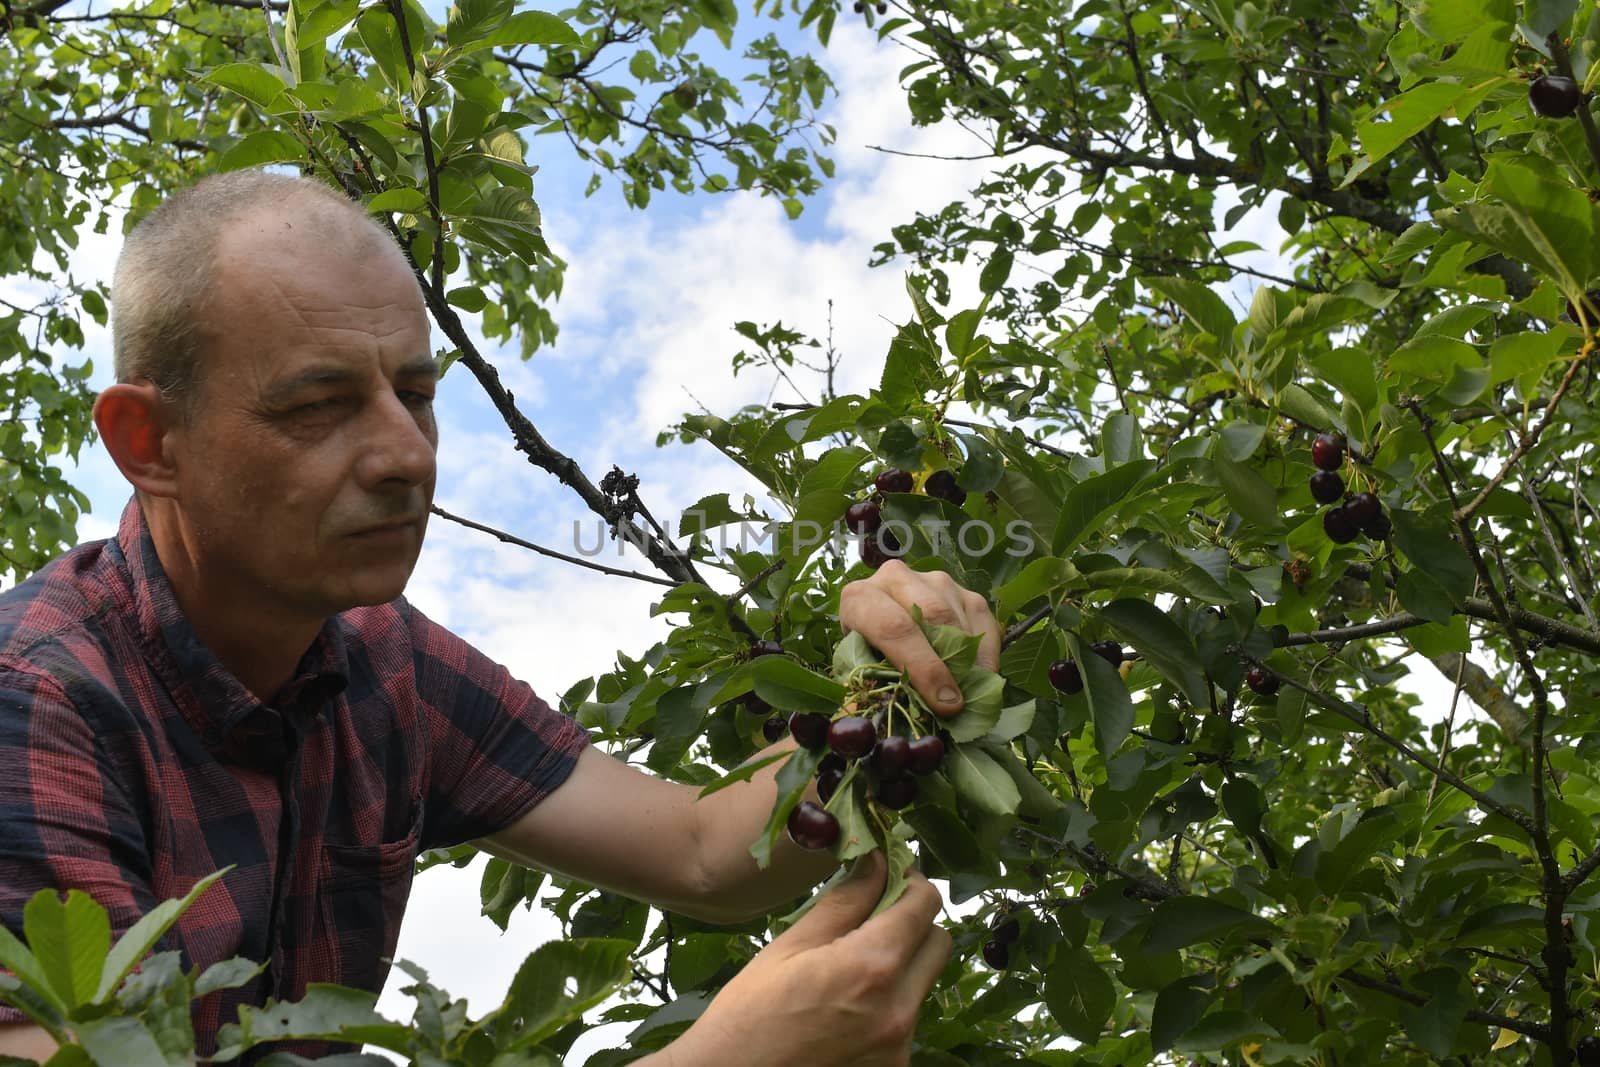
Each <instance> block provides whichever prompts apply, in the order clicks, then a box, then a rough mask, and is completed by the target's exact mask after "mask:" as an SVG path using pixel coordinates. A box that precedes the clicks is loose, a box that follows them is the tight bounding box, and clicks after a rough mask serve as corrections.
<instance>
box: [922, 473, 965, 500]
mask: <svg viewBox="0 0 1600 1067" xmlns="http://www.w3.org/2000/svg"><path fill="white" fill-rule="evenodd" d="M922 491H923V492H924V493H927V494H928V495H929V496H932V497H938V498H939V499H940V500H948V501H950V503H952V504H954V505H955V506H956V507H960V506H961V505H962V504H964V503H966V502H967V491H966V490H965V489H963V488H961V487H960V486H959V485H957V484H956V476H955V472H954V471H948V470H944V471H934V472H933V473H932V474H930V475H928V480H927V481H925V482H923V483H922Z"/></svg>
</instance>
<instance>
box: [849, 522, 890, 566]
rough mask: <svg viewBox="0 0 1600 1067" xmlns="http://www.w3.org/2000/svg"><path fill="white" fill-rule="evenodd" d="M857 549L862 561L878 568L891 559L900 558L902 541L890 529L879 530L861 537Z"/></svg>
mask: <svg viewBox="0 0 1600 1067" xmlns="http://www.w3.org/2000/svg"><path fill="white" fill-rule="evenodd" d="M857 551H858V552H859V553H860V554H861V562H863V563H865V564H866V565H867V566H869V567H871V568H872V569H873V570H877V569H878V568H879V567H881V566H883V565H884V564H885V563H888V562H889V561H890V560H891V559H899V558H900V542H899V541H897V540H895V537H894V535H893V534H891V533H890V532H889V531H888V530H879V531H878V532H877V533H876V534H871V535H868V536H866V537H863V538H862V539H861V542H860V544H859V546H858V547H857Z"/></svg>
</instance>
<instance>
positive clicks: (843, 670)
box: [833, 630, 883, 678]
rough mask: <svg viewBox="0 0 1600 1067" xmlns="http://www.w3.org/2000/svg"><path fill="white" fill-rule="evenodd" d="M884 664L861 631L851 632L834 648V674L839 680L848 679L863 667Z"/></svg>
mask: <svg viewBox="0 0 1600 1067" xmlns="http://www.w3.org/2000/svg"><path fill="white" fill-rule="evenodd" d="M882 662H883V661H882V660H881V659H879V658H878V654H877V653H876V652H874V651H873V650H872V645H871V643H869V642H868V641H867V639H866V638H865V637H863V636H862V634H861V631H860V630H851V631H850V632H849V633H848V634H845V636H844V638H843V639H842V640H841V641H840V642H839V643H838V644H837V645H834V646H833V673H834V676H835V677H837V678H848V677H849V676H850V675H851V674H852V673H853V672H855V671H857V670H859V669H860V668H862V667H870V666H872V665H874V664H879V663H882Z"/></svg>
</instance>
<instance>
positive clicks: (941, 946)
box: [905, 926, 955, 1001]
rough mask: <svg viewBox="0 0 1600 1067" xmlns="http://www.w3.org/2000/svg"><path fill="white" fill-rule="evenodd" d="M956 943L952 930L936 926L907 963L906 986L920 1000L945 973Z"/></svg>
mask: <svg viewBox="0 0 1600 1067" xmlns="http://www.w3.org/2000/svg"><path fill="white" fill-rule="evenodd" d="M954 944H955V942H954V941H953V940H951V937H950V931H948V930H946V929H945V928H944V927H942V926H935V927H933V929H931V930H929V931H928V936H927V937H925V938H923V939H922V944H920V945H918V946H917V951H916V953H915V954H914V955H913V956H912V957H911V959H910V961H909V962H907V963H906V968H905V985H906V988H907V989H909V990H910V991H911V992H912V993H914V994H915V995H916V998H917V999H918V1000H919V1001H920V1000H922V999H923V998H924V997H926V996H927V995H928V993H929V992H931V991H932V989H933V987H934V986H935V985H936V984H937V983H938V981H939V976H940V975H941V974H943V973H944V966H945V964H946V963H948V962H949V961H950V949H951V948H952V947H953V946H954Z"/></svg>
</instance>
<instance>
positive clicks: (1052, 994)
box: [1044, 945, 1117, 1045]
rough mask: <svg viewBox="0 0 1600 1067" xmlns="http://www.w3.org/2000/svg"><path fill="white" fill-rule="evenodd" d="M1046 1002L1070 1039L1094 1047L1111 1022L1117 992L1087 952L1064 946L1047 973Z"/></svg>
mask: <svg viewBox="0 0 1600 1067" xmlns="http://www.w3.org/2000/svg"><path fill="white" fill-rule="evenodd" d="M1044 1002H1045V1004H1046V1005H1047V1006H1048V1007H1049V1008H1050V1014H1051V1016H1053V1017H1054V1018H1055V1020H1056V1022H1057V1023H1058V1024H1060V1026H1061V1029H1062V1030H1064V1031H1065V1032H1066V1033H1067V1035H1068V1036H1069V1037H1074V1038H1076V1039H1077V1040H1079V1041H1082V1042H1083V1043H1084V1044H1087V1045H1092V1044H1094V1043H1095V1042H1097V1041H1099V1040H1100V1032H1101V1030H1103V1029H1104V1027H1105V1024H1106V1020H1107V1019H1109V1018H1111V1010H1112V1008H1114V1007H1116V1002H1117V990H1116V986H1114V985H1113V984H1112V982H1111V976H1110V975H1108V974H1106V972H1105V970H1104V969H1102V968H1101V966H1100V962H1099V961H1098V960H1096V959H1095V958H1094V957H1093V956H1092V955H1090V954H1089V952H1088V951H1087V950H1086V949H1083V948H1077V947H1072V946H1066V945H1063V946H1062V947H1060V948H1059V949H1057V951H1056V958H1055V962H1053V963H1052V964H1051V965H1050V970H1049V971H1047V972H1046V973H1045V976H1044Z"/></svg>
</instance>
